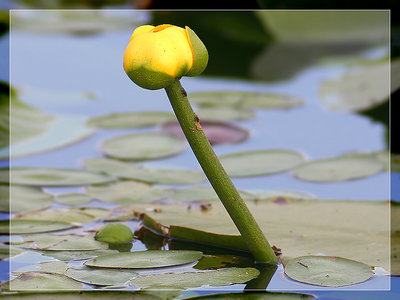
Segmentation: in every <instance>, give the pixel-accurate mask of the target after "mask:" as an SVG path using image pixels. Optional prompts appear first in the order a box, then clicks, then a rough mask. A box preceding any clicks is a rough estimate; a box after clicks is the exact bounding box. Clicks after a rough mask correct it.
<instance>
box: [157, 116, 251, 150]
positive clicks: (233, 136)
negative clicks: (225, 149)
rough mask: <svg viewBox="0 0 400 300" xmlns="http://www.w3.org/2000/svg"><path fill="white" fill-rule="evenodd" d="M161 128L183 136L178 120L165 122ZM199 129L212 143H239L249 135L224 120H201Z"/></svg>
mask: <svg viewBox="0 0 400 300" xmlns="http://www.w3.org/2000/svg"><path fill="white" fill-rule="evenodd" d="M193 126H195V125H193ZM161 129H162V130H163V131H164V132H166V133H169V134H173V135H175V136H177V137H180V138H182V139H183V138H184V137H185V135H184V134H183V131H182V128H181V127H180V125H179V123H178V122H168V123H165V124H164V125H163V126H162V128H161ZM201 129H202V130H203V132H204V134H205V135H206V137H207V139H208V141H209V142H210V144H212V145H222V144H234V143H239V142H243V141H244V140H246V139H247V138H248V136H249V132H248V131H247V130H245V129H243V128H240V127H239V126H234V125H231V124H228V123H225V122H217V121H202V122H201ZM193 130H197V128H195V127H193Z"/></svg>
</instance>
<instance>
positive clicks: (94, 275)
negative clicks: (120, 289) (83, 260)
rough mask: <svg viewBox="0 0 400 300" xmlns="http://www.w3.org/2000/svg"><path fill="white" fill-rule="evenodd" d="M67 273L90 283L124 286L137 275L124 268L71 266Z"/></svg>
mask: <svg viewBox="0 0 400 300" xmlns="http://www.w3.org/2000/svg"><path fill="white" fill-rule="evenodd" d="M65 275H66V276H68V277H70V278H72V279H75V280H77V281H81V282H84V283H88V284H95V285H112V286H123V285H124V284H125V283H126V282H127V281H129V280H130V279H132V278H134V277H137V275H138V274H137V273H135V272H132V271H129V272H128V271H126V270H125V271H124V270H112V269H111V270H110V269H107V270H104V269H92V268H88V267H83V268H80V269H73V268H69V269H68V270H66V272H65Z"/></svg>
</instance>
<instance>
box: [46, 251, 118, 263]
mask: <svg viewBox="0 0 400 300" xmlns="http://www.w3.org/2000/svg"><path fill="white" fill-rule="evenodd" d="M41 253H42V254H43V255H46V256H50V257H53V258H55V259H58V260H61V261H74V260H83V259H89V258H93V257H97V256H100V255H104V254H112V253H119V251H118V250H110V249H100V250H88V251H86V250H79V251H77V250H68V251H62V250H58V251H51V250H49V251H48V250H42V251H41Z"/></svg>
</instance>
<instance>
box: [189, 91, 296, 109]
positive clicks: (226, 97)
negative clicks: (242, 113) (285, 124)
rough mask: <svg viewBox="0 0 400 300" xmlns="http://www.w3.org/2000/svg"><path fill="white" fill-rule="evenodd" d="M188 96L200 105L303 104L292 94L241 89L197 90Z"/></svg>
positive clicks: (285, 106) (277, 106)
mask: <svg viewBox="0 0 400 300" xmlns="http://www.w3.org/2000/svg"><path fill="white" fill-rule="evenodd" d="M188 98H189V100H190V101H191V102H192V103H193V104H196V105H198V106H201V107H203V106H204V107H236V108H254V109H288V108H292V107H296V106H300V105H303V104H304V101H303V100H302V99H300V98H298V97H294V96H289V95H282V94H274V93H261V92H260V93H258V92H243V91H214V92H199V93H193V94H190V95H189V96H188Z"/></svg>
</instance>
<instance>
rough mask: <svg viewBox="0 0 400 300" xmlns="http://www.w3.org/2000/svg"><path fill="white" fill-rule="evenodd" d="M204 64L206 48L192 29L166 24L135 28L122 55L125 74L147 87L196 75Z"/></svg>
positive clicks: (205, 61) (164, 85)
mask: <svg viewBox="0 0 400 300" xmlns="http://www.w3.org/2000/svg"><path fill="white" fill-rule="evenodd" d="M207 63H208V52H207V49H206V47H205V46H204V44H203V42H202V41H201V40H200V39H199V38H198V36H197V35H196V34H195V33H194V31H193V30H191V29H190V28H189V27H187V26H186V28H185V29H183V28H181V27H178V26H173V25H169V24H164V25H159V26H157V27H154V26H151V25H143V26H140V27H138V28H136V30H135V31H134V32H133V34H132V36H131V38H130V40H129V44H128V46H127V47H126V50H125V54H124V69H125V72H126V74H127V75H128V76H129V78H130V79H131V80H132V81H133V82H135V83H136V84H137V85H139V86H141V87H143V88H146V89H151V90H155V89H161V88H165V87H167V86H169V85H170V84H171V83H172V82H174V81H175V79H178V78H181V77H182V76H197V75H199V74H201V73H202V72H203V71H204V69H205V68H206V66H207Z"/></svg>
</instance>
